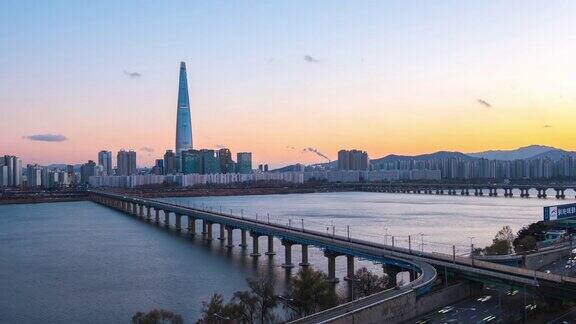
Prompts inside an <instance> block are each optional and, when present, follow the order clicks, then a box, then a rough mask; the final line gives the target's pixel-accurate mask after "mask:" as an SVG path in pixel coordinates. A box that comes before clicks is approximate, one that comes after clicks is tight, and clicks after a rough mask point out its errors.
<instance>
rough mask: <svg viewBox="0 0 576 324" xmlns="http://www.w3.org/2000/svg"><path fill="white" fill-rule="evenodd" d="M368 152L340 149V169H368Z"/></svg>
mask: <svg viewBox="0 0 576 324" xmlns="http://www.w3.org/2000/svg"><path fill="white" fill-rule="evenodd" d="M368 167H369V165H368V153H366V152H364V151H360V150H350V151H348V150H340V151H339V152H338V170H362V171H365V170H368Z"/></svg>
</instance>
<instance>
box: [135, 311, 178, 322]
mask: <svg viewBox="0 0 576 324" xmlns="http://www.w3.org/2000/svg"><path fill="white" fill-rule="evenodd" d="M131 323H132V324H182V323H184V320H183V319H182V316H180V315H178V314H174V313H172V312H171V311H167V310H164V309H153V310H151V311H150V312H148V313H147V314H145V313H143V312H137V313H136V314H134V316H132V320H131Z"/></svg>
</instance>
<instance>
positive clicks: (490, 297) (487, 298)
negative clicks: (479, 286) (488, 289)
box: [477, 295, 492, 303]
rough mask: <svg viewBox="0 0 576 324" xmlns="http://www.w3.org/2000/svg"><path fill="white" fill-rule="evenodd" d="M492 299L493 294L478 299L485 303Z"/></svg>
mask: <svg viewBox="0 0 576 324" xmlns="http://www.w3.org/2000/svg"><path fill="white" fill-rule="evenodd" d="M490 299H492V296H490V295H486V296H483V297H480V298H478V299H477V301H479V302H481V303H483V302H487V301H489V300H490Z"/></svg>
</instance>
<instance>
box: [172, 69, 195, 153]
mask: <svg viewBox="0 0 576 324" xmlns="http://www.w3.org/2000/svg"><path fill="white" fill-rule="evenodd" d="M190 149H192V123H191V119H190V100H189V98H188V81H187V77H186V63H184V62H180V80H179V86H178V108H177V113H176V155H177V156H180V153H181V152H182V151H185V150H190Z"/></svg>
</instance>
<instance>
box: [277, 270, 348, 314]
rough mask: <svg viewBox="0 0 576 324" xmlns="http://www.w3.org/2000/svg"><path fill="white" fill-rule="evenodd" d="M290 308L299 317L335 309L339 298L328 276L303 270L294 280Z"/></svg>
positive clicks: (314, 271)
mask: <svg viewBox="0 0 576 324" xmlns="http://www.w3.org/2000/svg"><path fill="white" fill-rule="evenodd" d="M289 297H290V298H289V299H288V303H289V307H290V308H291V309H292V310H293V311H294V312H295V313H296V315H297V316H298V317H302V316H307V315H310V314H314V313H316V312H319V311H322V310H325V309H328V308H331V307H334V306H336V305H337V304H338V296H337V295H336V291H335V289H334V287H333V285H332V283H330V282H329V281H328V276H327V275H326V274H325V273H323V272H321V271H316V270H313V269H310V268H309V267H306V268H302V269H300V270H299V271H298V273H297V274H296V276H294V277H293V278H292V290H291V291H290V295H289Z"/></svg>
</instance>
